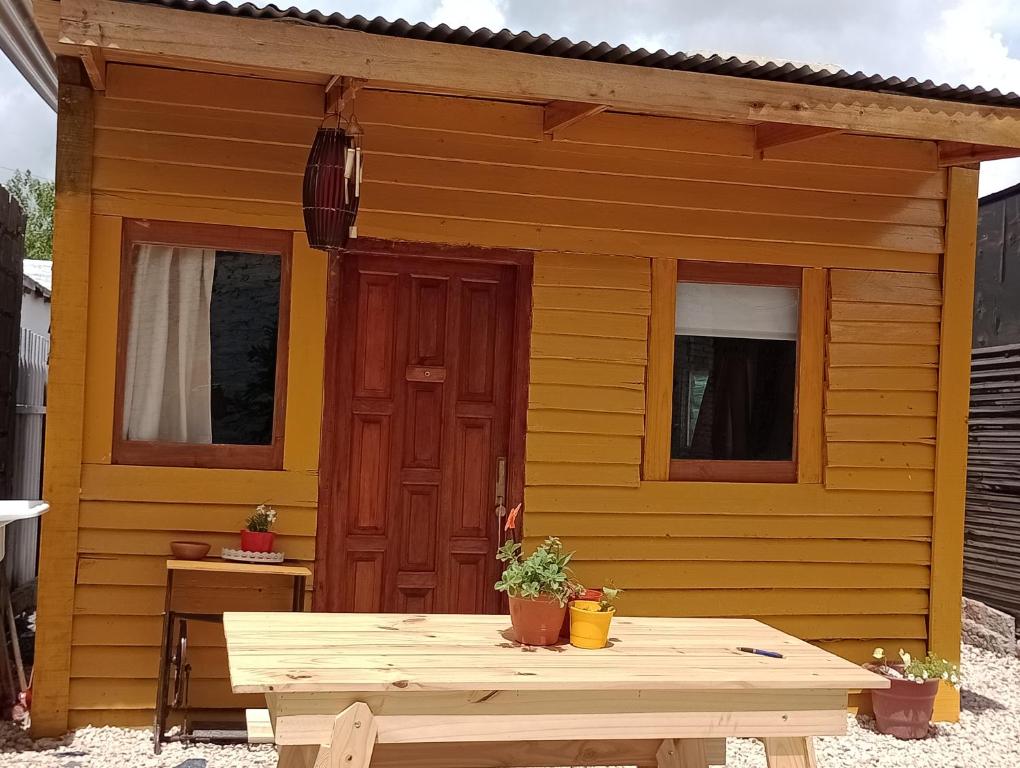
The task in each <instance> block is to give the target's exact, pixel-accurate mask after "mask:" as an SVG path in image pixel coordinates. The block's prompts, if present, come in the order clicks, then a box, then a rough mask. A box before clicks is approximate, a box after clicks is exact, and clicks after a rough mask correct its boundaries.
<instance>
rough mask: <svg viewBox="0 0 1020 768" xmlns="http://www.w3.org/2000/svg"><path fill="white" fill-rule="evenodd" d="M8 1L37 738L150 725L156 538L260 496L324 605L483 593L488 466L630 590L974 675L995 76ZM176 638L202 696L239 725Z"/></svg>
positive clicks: (1015, 121) (583, 566)
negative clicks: (325, 131)
mask: <svg viewBox="0 0 1020 768" xmlns="http://www.w3.org/2000/svg"><path fill="white" fill-rule="evenodd" d="M35 19H36V23H37V25H38V27H39V29H40V30H41V31H42V33H43V35H44V37H45V39H46V40H47V42H48V44H49V45H50V47H51V48H52V50H53V52H54V53H55V54H56V55H57V56H58V57H59V58H58V69H59V74H60V86H59V102H60V105H59V117H58V136H57V204H56V205H57V213H56V217H57V219H56V234H55V242H54V251H55V258H54V261H55V267H54V287H53V354H52V360H51V367H50V377H51V378H50V388H49V419H48V432H47V436H46V473H45V474H46V478H45V496H46V498H47V500H48V501H50V502H51V504H52V510H51V511H50V512H49V514H48V515H47V516H46V518H45V521H44V525H43V537H42V545H41V546H42V558H41V561H42V564H43V567H42V572H41V575H40V584H39V612H38V638H37V655H36V667H35V688H34V706H33V712H32V715H33V721H34V725H35V727H36V729H37V730H38V731H39V732H40V733H55V732H59V731H62V730H63V729H64V728H66V727H68V726H71V727H76V726H82V725H85V724H88V723H92V724H96V725H99V724H119V725H138V726H142V725H149V724H150V723H151V717H152V708H153V701H154V682H155V678H156V674H157V646H158V644H159V639H160V625H161V619H160V615H161V611H162V606H163V584H164V578H165V566H164V562H165V560H166V558H167V556H168V553H169V548H168V544H169V542H170V541H172V540H175V539H199V540H204V541H207V542H209V543H211V544H212V545H213V554H216V553H218V551H219V548H220V547H222V546H234V545H236V541H237V531H238V529H239V528H240V527H241V526H242V524H243V521H244V519H245V517H246V516H247V515H248V514H249V513H250V512H251V510H252V508H253V507H254V506H255V505H257V504H261V503H270V504H272V505H274V506H275V507H276V509H277V510H278V512H279V519H278V524H277V532H278V541H279V543H280V545H281V547H282V548H283V549H284V550H285V552H286V554H287V555H288V557H289V558H291V559H293V560H296V561H299V562H302V563H305V564H307V565H309V566H310V567H312V568H313V570H314V580H313V581H314V585H310V591H309V594H308V600H307V602H308V604H309V606H310V607H313V608H315V609H319V610H323V609H325V610H380V609H385V610H396V611H408V612H419V611H429V610H435V611H445V610H458V611H466V610H475V611H487V610H497V609H498V607H499V606H498V603H497V602H496V601H495V594H494V593H493V591H492V588H491V585H492V582H493V581H494V580H495V575H496V562H495V560H494V558H493V552H494V547H495V543H496V539H497V537H498V535H499V533H498V531H499V529H500V528H501V527H502V526H501V524H500V522H499V521H500V518H498V517H497V515H496V514H495V509H496V506H497V504H498V502H499V499H497V492H498V490H499V486H500V482H499V481H500V479H501V476H502V477H505V483H504V484H505V488H506V490H505V494H504V501H505V503H506V504H507V505H513V503H514V502H516V501H518V500H520V499H521V498H523V500H524V504H525V511H524V514H523V517H522V520H523V536H524V537H525V540H526V542H527V543H529V544H534V543H535V542H537V541H540V540H541V539H542V538H543V537H546V536H549V535H557V536H560V537H562V538H563V539H564V540H565V542H566V543H567V545H568V547H570V548H572V549H575V550H576V551H577V556H576V565H577V572H578V575H579V577H580V579H581V580H582V581H584V582H586V583H590V584H600V583H603V582H606V581H609V580H612V581H614V582H615V583H616V584H617V585H618V586H621V587H623V588H625V589H626V590H627V594H626V597H625V600H624V602H623V603H622V604H621V611H622V612H626V613H629V614H637V615H673V616H688V615H690V616H753V617H757V618H760V619H762V620H763V621H765V622H767V623H769V624H771V625H774V626H775V627H778V628H780V629H782V630H784V631H787V632H789V633H792V634H795V635H798V636H800V637H802V638H806V639H808V640H810V641H812V642H815V643H817V644H819V645H820V646H822V647H824V648H826V649H829V650H831V651H834V652H836V653H838V654H840V655H842V656H845V657H847V658H849V659H852V660H855V661H864V660H865V659H867V658H868V657H869V656H870V654H871V651H872V649H873V648H874V647H875V646H876V645H877V646H884V647H886V648H889V649H898V648H901V647H902V648H905V649H909V650H910V651H911V652H914V653H920V652H923V651H924V650H925V649H927V648H930V649H932V650H934V651H936V652H938V653H940V654H943V655H945V656H948V657H950V658H955V657H957V656H958V654H959V629H960V625H959V605H960V593H961V550H962V531H963V495H964V475H965V463H966V418H967V402H968V384H969V382H968V375H969V373H968V372H969V355H970V335H971V325H970V324H971V303H972V284H973V263H974V241H975V216H976V206H977V176H978V170H977V165H976V163H978V162H979V161H981V160H986V159H994V158H1000V157H1009V156H1014V155H1020V98H1018V97H1017V96H1015V95H1006V96H1003V95H1001V94H999V93H998V92H986V91H982V90H980V89H978V90H967V89H963V88H961V89H948V88H940V87H936V86H931V85H930V84H927V85H925V84H917V83H916V82H912V81H907V82H900V81H883V82H879V81H878V80H877V79H875V80H865V79H864V78H860V77H856V76H853V75H848V74H846V73H837V74H829V73H814V72H811V71H810V70H807V69H806V68H803V69H794V68H792V67H786V68H782V67H778V66H757V65H750V64H743V63H741V62H736V61H735V60H722V59H718V60H700V59H697V58H696V57H686V56H683V55H682V54H678V55H675V56H669V57H668V56H667V55H666V54H662V53H659V54H647V55H645V53H644V52H637V53H630V54H627V55H625V54H623V53H621V52H620V51H615V52H614V51H608V52H607V51H605V50H602V49H593V48H591V46H586V45H583V44H582V45H571V44H568V43H566V42H564V41H555V42H553V41H548V40H543V39H537V40H536V39H534V38H530V37H527V36H513V35H510V34H509V33H503V34H501V35H491V34H488V33H486V32H485V31H482V32H479V33H475V34H472V35H469V34H467V33H466V32H465V31H464V30H459V31H450V30H444V29H442V28H440V29H437V30H433V31H431V32H428V31H427V30H423V28H421V27H411V26H409V25H406V24H403V23H395V24H387V23H383V22H381V21H380V20H376V21H374V22H365V20H363V19H360V20H359V19H358V18H355V19H345V18H343V17H340V16H332V17H328V18H327V17H324V16H323V15H321V14H318V13H314V12H313V13H309V14H298V13H297V12H296V11H294V10H293V9H292V10H291V11H288V12H279V11H276V10H275V9H269V10H266V11H255V10H252V9H251V8H248V9H246V10H243V11H225V10H223V9H222V8H220V7H219V6H216V7H213V6H211V5H206V4H205V3H204V2H198V3H188V2H186V1H185V0H165V1H163V2H155V1H151V2H145V1H142V0H138V1H134V2H116V1H115V0H59V1H58V0H36V2H35ZM329 105H333V106H337V105H339V106H342V108H343V110H344V114H345V115H348V114H350V112H351V111H353V112H354V114H356V116H357V119H358V121H359V122H360V124H361V126H362V128H363V131H364V139H363V140H364V149H365V158H364V159H365V162H364V176H363V182H362V183H363V191H362V200H361V209H360V213H359V217H358V221H357V226H358V237H357V239H355V240H352V241H351V242H350V249H349V250H348V251H345V252H340V253H333V254H327V253H325V252H322V251H318V250H314V249H311V248H310V247H309V246H308V243H307V240H306V237H305V234H304V225H303V219H302V208H301V199H302V174H303V172H304V166H305V161H306V158H307V155H308V150H309V146H310V144H311V141H312V138H313V136H314V135H315V132H316V130H317V128H318V127H319V126H320V123H321V122H322V120H323V117H324V114H325V113H326V110H327V108H328V106H329ZM161 259H162V261H161ZM231 259H233V261H231ZM174 260H176V261H174ZM171 261H173V262H174V264H176V266H173V265H171V266H170V267H169V271H168V272H167V271H165V272H164V273H162V274H163V277H162V278H159V276H158V275H157V276H155V277H154V273H153V270H154V269H156V267H158V266H159V265H160V264H162V265H163V267H166V266H167V265H168V264H170V262H171ZM213 263H215V265H216V266H215V267H212V265H213ZM228 264H233V265H234V267H231V268H230V269H225V268H223V265H228ZM186 265H191V266H194V267H195V269H197V270H199V272H201V273H202V275H203V276H202V277H201V278H194V279H195V280H196V281H197V282H194V283H188V282H187V280H186V279H185V278H186V274H185V273H186V272H188V270H189V269H191V267H190V266H189V267H187V269H186V268H185V267H186ZM267 265H268V266H267ZM235 267H236V268H235ZM263 267H265V269H263ZM210 270H211V271H210ZM221 273H222V274H221ZM189 274H190V273H189ZM195 274H198V272H196V273H195ZM168 275H169V276H168ZM249 278H250V281H249ZM161 279H162V282H160V280H161ZM246 281H248V282H246ZM256 283H257V286H256V287H254V288H253V287H251V286H254V285H255V284H256ZM171 285H172V286H174V287H172V288H171V287H170V286H171ZM210 286H211V287H210ZM210 291H211V296H212V298H210V295H209V294H210ZM168 294H169V298H168ZM185 294H187V295H186V296H185ZM256 294H257V295H256ZM203 296H204V299H203V298H202V297H203ZM188 302H193V303H188ZM203 302H204V303H203ZM231 302H232V303H231ZM228 304H229V308H227V309H225V308H224V307H226V306H227V305H228ZM210 306H211V309H209V308H210ZM168 307H169V308H168ZM160 308H162V309H160ZM189 308H190V310H189ZM196 308H204V309H205V310H209V311H207V312H204V314H203V313H202V312H199V310H198V309H196ZM191 310H194V311H193V312H192V311H191ZM161 312H162V314H160V313H161ZM246 313H247V314H246ZM198 315H202V318H204V319H197V320H194V323H198V324H199V325H198V326H194V325H193V324H192V325H190V326H189V328H190V331H188V332H189V333H194V332H195V328H196V327H197V328H198V331H197V335H198V336H199V337H203V338H204V341H202V344H200V345H199V346H203V345H204V347H203V348H204V349H205V350H206V351H205V352H203V353H202V354H205V359H206V360H208V358H209V356H210V355H211V357H212V358H213V363H212V367H213V369H214V370H213V372H212V374H210V372H209V371H208V370H207V369H205V370H204V372H203V371H196V370H195V369H196V366H197V367H198V368H201V367H202V364H201V361H199V362H196V359H197V358H198V357H201V354H199V353H196V352H195V351H194V344H195V343H197V342H195V339H196V338H197V337H196V336H194V335H192V336H186V335H185V331H187V330H188V329H187V328H184V326H186V325H188V324H189V323H192V320H193V319H194V318H196V317H198ZM210 315H211V316H212V319H211V320H210V319H209V316H210ZM156 316H159V317H162V318H163V319H162V320H159V321H158V322H159V323H161V325H159V326H158V327H156V328H155V329H154V327H153V322H156V321H154V320H153V318H154V317H156ZM168 316H169V317H170V318H171V319H170V320H167V319H166V318H167V317H168ZM224 316H227V318H226V320H224ZM217 317H218V319H217ZM174 323H176V325H174V326H173V327H174V328H175V330H174V331H173V333H176V334H177V335H176V336H175V337H174V339H175V341H174V343H173V344H170V345H169V346H165V347H164V346H159V347H157V346H156V345H157V343H158V344H160V345H163V344H167V343H168V342H167V340H166V338H165V337H166V335H167V325H168V324H170V325H173V324H174ZM202 323H205V325H202ZM210 323H211V324H212V325H213V326H216V325H217V324H219V325H220V326H221V327H220V329H219V331H218V332H215V331H214V332H212V335H213V340H212V342H211V343H212V347H213V349H212V351H211V352H209V351H208V341H209V334H207V333H205V329H208V328H209V327H210V326H209V324H210ZM253 328H254V329H255V330H256V331H258V332H259V333H265V334H268V336H263V337H262V341H263V342H265V341H266V339H269V341H268V342H266V343H262V344H261V346H259V343H258V339H256V338H255V336H254V335H252V334H253V332H254V331H253V330H252V329H253ZM160 333H162V337H161V339H162V340H161V341H158V342H157V341H156V340H155V339H156V336H154V335H153V334H156V335H157V336H158V335H159V334H160ZM173 333H172V334H171V335H173ZM217 333H218V334H219V336H217V335H216V334H217ZM246 334H247V335H246ZM239 338H242V339H243V340H244V342H243V343H244V344H246V345H249V346H250V348H251V349H255V347H256V346H258V348H259V350H260V351H259V352H258V354H254V355H249V356H248V358H245V357H244V355H243V354H241V356H240V358H238V350H237V347H238V345H239V344H241V342H237V343H236V344H234V346H233V347H231V339H233V340H235V341H236V340H237V339H239ZM170 346H172V347H173V348H174V352H173V354H176V355H177V357H176V358H174V360H176V362H173V361H172V360H171V357H172V355H171V352H170V351H169V350H170ZM228 347H231V349H232V350H233V353H234V354H233V355H232V356H231V355H230V354H228V353H227V351H224V350H227V348H228ZM227 357H230V358H231V359H230V360H228V361H227V362H223V360H220V359H219V358H227ZM256 358H257V359H256ZM267 361H268V362H267ZM182 363H183V364H182ZM224 365H225V366H226V369H225V370H227V371H228V372H229V371H235V372H236V371H242V373H241V374H237V375H236V376H226V375H225V374H224V373H223V371H222V370H221V371H220V372H219V373H217V371H216V370H215V369H216V368H217V366H220V367H222V366H224ZM167 366H173V371H174V374H173V375H176V376H178V377H184V378H188V377H191V378H188V380H189V381H191V382H192V384H191V385H190V386H197V387H198V388H199V389H203V391H205V393H206V394H205V403H206V406H205V407H206V414H205V416H204V419H205V424H206V425H207V426H206V433H205V435H204V437H194V436H193V433H192V432H191V429H192V427H193V426H194V425H193V424H191V417H190V416H182V415H181V414H182V412H183V410H188V409H190V408H192V406H193V405H194V404H193V403H192V402H191V399H190V398H188V399H186V400H182V399H180V398H178V396H176V395H175V396H171V397H168V396H167V395H166V393H165V392H164V394H163V400H162V401H161V402H162V406H158V404H157V406H153V407H155V408H156V411H157V412H158V411H159V407H164V408H169V409H171V410H173V411H174V413H175V415H176V417H177V418H179V419H180V420H181V423H179V424H177V427H180V428H181V429H182V430H184V431H183V432H178V433H176V436H170V437H167V436H166V434H167V433H164V432H163V431H161V430H162V427H160V428H159V430H157V431H156V432H153V431H151V430H150V431H146V430H147V429H148V428H147V427H146V426H145V424H144V422H146V420H147V418H148V417H150V416H151V415H152V413H151V408H150V407H149V405H146V404H145V403H146V402H148V401H145V400H144V398H145V397H149V395H151V392H149V394H146V392H147V391H148V390H146V387H147V386H150V385H152V384H153V382H154V381H155V379H159V382H156V383H160V382H163V379H164V378H167V379H169V377H170V376H171V374H170V373H168V372H167V371H168V370H169V368H168V367H167ZM232 366H233V367H232ZM246 366H247V367H246ZM260 366H261V367H260ZM206 368H207V367H206ZM157 369H158V370H157ZM256 369H257V370H256ZM154 371H156V372H155V373H154ZM243 371H247V372H248V373H243ZM253 371H254V372H253ZM259 372H261V373H259ZM203 376H204V377H205V378H204V379H202V377H203ZM260 376H261V378H259V377H260ZM196 377H197V378H196ZM210 377H211V383H210ZM218 377H219V379H223V378H224V377H225V378H226V380H225V381H223V380H219V379H218ZM246 377H247V378H246ZM182 380H183V378H182ZM197 380H200V381H204V384H200V385H195V384H194V381H197ZM140 382H141V383H140ZM267 382H268V383H267ZM260 384H261V385H262V386H261V388H260ZM210 387H211V388H212V394H211V395H210V394H209V393H210ZM252 387H253V389H252ZM267 387H268V389H267ZM178 400H180V401H178ZM168 401H173V402H169V404H168ZM210 401H212V405H211V406H210V405H209V402H210ZM150 405H151V404H150ZM185 406H187V407H185ZM210 407H211V408H212V411H213V413H212V415H211V416H210V415H209V413H208V409H209V408H210ZM189 413H190V411H189ZM239 415H240V418H239ZM210 418H211V419H212V421H213V427H212V435H210V434H209V433H208V423H209V420H210ZM200 420H201V419H200ZM221 422H222V423H221ZM181 424H183V426H181ZM140 425H141V426H140ZM150 426H151V425H150ZM246 430H247V431H246ZM218 434H219V435H220V436H222V435H224V434H227V435H228V437H226V438H222V439H221V437H218V436H217V435H218ZM504 467H505V470H504ZM256 587H257V585H253V586H252V589H253V590H254V591H257V590H256ZM193 641H194V644H195V645H197V646H198V647H197V648H196V649H195V654H194V663H195V669H194V672H193V681H192V694H193V698H194V700H195V704H196V706H198V707H201V708H209V709H215V708H224V707H235V706H243V705H244V704H245V701H244V698H243V697H235V696H233V695H231V694H230V691H229V685H228V681H227V676H226V669H225V654H224V649H223V639H222V633H221V631H220V630H219V629H218V628H215V627H213V628H209V629H208V630H203V631H198V630H196V633H195V635H194V637H193ZM944 694H945V695H944V696H943V697H942V698H941V700H940V701H941V703H940V710H939V712H940V714H941V715H942V716H944V717H950V718H951V717H954V716H955V714H956V711H957V708H958V703H957V700H956V699H955V698H954V696H953V693H952V691H946V692H944Z"/></svg>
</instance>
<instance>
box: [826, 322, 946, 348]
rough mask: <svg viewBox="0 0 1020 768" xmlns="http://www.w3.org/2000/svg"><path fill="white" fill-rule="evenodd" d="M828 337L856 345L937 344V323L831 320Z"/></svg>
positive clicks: (835, 340)
mask: <svg viewBox="0 0 1020 768" xmlns="http://www.w3.org/2000/svg"><path fill="white" fill-rule="evenodd" d="M829 335H830V336H831V337H832V340H833V341H834V342H850V343H858V344H938V343H939V326H938V323H908V322H902V323H895V324H894V323H886V322H878V321H845V320H833V321H832V322H831V323H829Z"/></svg>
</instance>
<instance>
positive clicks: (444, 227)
mask: <svg viewBox="0 0 1020 768" xmlns="http://www.w3.org/2000/svg"><path fill="white" fill-rule="evenodd" d="M358 227H359V230H364V232H365V236H368V237H379V238H382V239H395V240H414V241H429V242H438V243H449V244H452V245H464V244H468V245H477V246H485V247H507V246H508V245H512V246H513V247H516V248H527V249H532V250H559V251H563V250H567V251H578V252H585V253H595V254H617V255H624V256H642V257H646V258H667V259H673V258H676V255H677V253H683V254H685V256H686V257H689V258H691V259H694V260H698V261H724V262H737V263H756V264H785V265H790V266H807V267H816V266H819V265H820V264H827V265H829V266H833V267H840V268H850V269H885V270H893V271H904V272H912V273H918V272H919V273H933V274H934V273H935V272H937V271H938V264H939V258H938V255H937V254H934V253H922V252H910V251H897V250H887V249H882V248H877V247H853V246H838V247H836V246H833V247H829V246H822V245H809V244H805V243H800V242H794V243H790V242H777V241H767V242H766V241H758V240H726V239H721V238H718V237H714V236H713V237H684V236H678V235H669V234H659V233H649V232H633V231H628V230H626V229H622V230H614V229H599V230H593V229H580V228H571V227H556V226H550V227H545V226H541V227H536V226H535V225H528V224H524V223H519V222H518V223H514V222H505V221H495V222H486V224H485V226H484V227H482V226H480V225H479V222H478V221H476V220H471V219H461V218H458V217H456V216H451V215H448V214H447V215H441V216H431V215H425V214H417V215H408V214H406V213H394V212H381V211H365V210H363V211H362V212H361V214H360V215H359V219H358ZM715 234H718V233H715ZM823 257H824V258H823ZM536 290H537V289H536ZM612 311H617V310H612Z"/></svg>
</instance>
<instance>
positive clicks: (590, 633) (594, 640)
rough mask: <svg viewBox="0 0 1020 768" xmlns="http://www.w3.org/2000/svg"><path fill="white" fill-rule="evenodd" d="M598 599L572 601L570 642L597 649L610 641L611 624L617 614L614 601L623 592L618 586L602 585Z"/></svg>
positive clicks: (576, 645)
mask: <svg viewBox="0 0 1020 768" xmlns="http://www.w3.org/2000/svg"><path fill="white" fill-rule="evenodd" d="M600 591H601V594H600V595H599V597H598V599H597V600H584V599H581V600H574V601H573V602H571V603H570V644H571V645H573V646H575V647H577V648H590V649H593V650H597V649H599V648H605V647H606V643H608V642H609V625H610V624H611V623H612V621H613V616H615V615H616V608H615V607H614V603H615V602H616V600H617V598H618V597H619V596H620V595H621V594H622V593H623V590H622V589H617V588H616V587H602V589H601V590H600Z"/></svg>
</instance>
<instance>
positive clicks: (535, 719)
mask: <svg viewBox="0 0 1020 768" xmlns="http://www.w3.org/2000/svg"><path fill="white" fill-rule="evenodd" d="M333 719H334V718H333V717H332V716H330V715H289V716H286V717H281V718H279V719H277V721H276V743H277V744H281V745H302V744H318V743H322V738H323V736H324V735H325V734H328V733H329V732H330V731H331V730H332V727H333V726H332V723H333ZM375 722H376V723H377V724H378V726H379V742H380V743H382V744H400V743H410V744H431V743H448V742H479V741H481V742H488V741H517V740H518V739H519V738H520V734H521V733H527V734H528V738H529V739H533V740H536V741H569V740H573V739H578V738H581V737H583V736H585V735H586V734H589V733H591V731H590V730H589V728H597V729H598V730H597V731H596V732H597V733H598V734H599V736H600V737H602V738H606V739H613V740H615V739H662V738H667V737H669V736H679V737H704V738H719V737H723V736H726V737H731V736H753V735H755V736H762V735H770V734H773V733H795V734H801V735H831V734H833V733H840V732H842V729H845V728H846V714H845V711H844V710H843V709H832V710H808V711H804V712H796V711H795V712H742V713H729V712H704V713H693V712H692V713H687V712H662V713H642V714H637V715H635V714H630V713H626V712H623V713H615V714H611V715H585V716H584V717H578V716H577V715H573V714H549V715H466V716H463V717H456V716H452V715H443V716H431V715H380V716H378V717H376V718H375ZM586 724H587V726H586Z"/></svg>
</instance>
